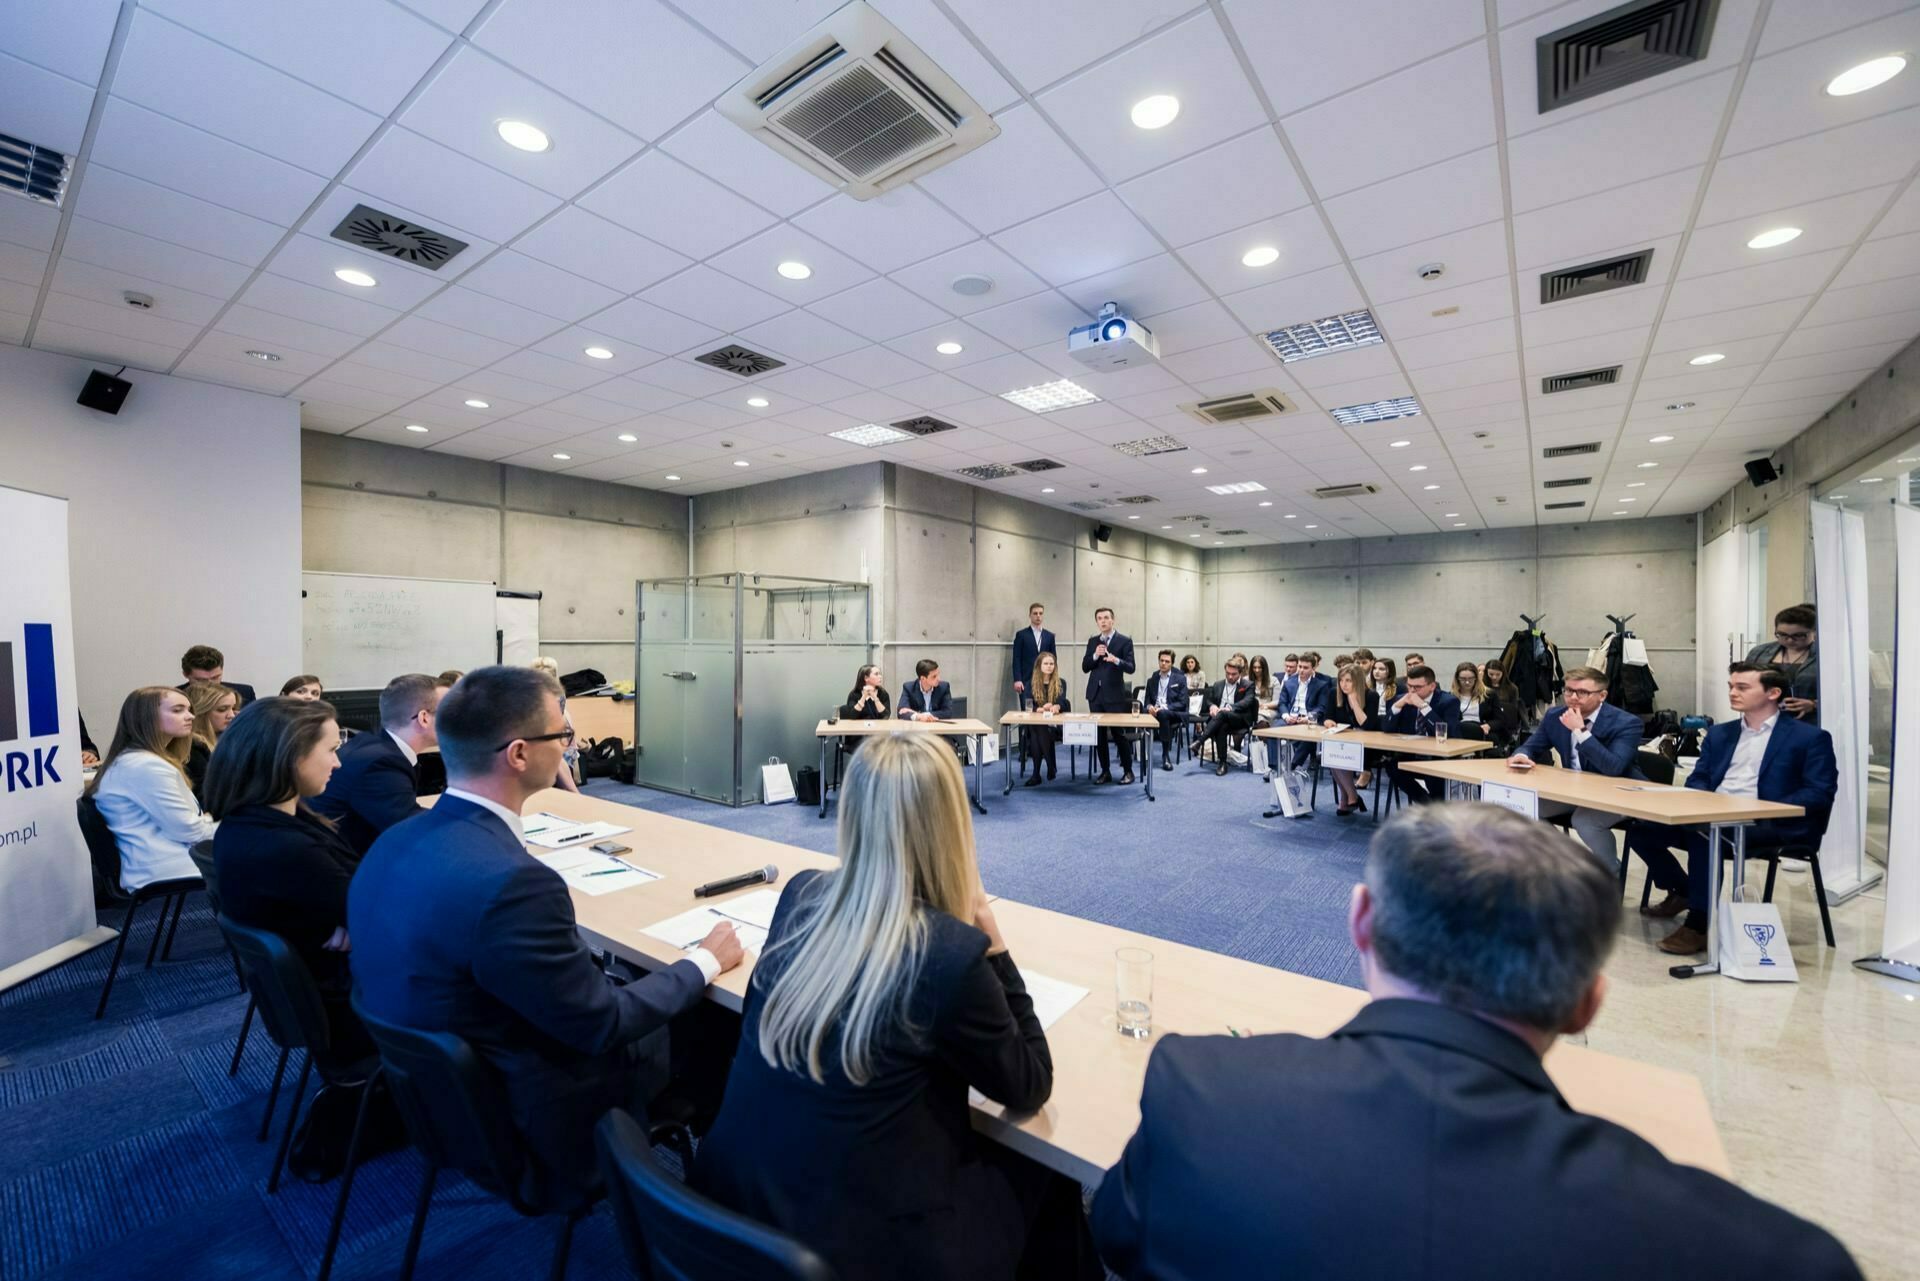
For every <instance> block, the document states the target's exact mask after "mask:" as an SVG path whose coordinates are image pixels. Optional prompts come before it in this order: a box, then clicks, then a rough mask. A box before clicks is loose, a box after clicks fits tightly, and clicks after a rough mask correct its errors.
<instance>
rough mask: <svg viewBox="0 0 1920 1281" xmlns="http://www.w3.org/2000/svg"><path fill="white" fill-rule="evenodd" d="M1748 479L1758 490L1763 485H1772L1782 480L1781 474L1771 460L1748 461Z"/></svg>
mask: <svg viewBox="0 0 1920 1281" xmlns="http://www.w3.org/2000/svg"><path fill="white" fill-rule="evenodd" d="M1747 479H1748V480H1750V481H1752V482H1753V487H1754V488H1755V489H1758V488H1759V487H1760V486H1762V485H1771V484H1772V483H1773V482H1774V481H1776V480H1779V479H1780V473H1779V471H1778V470H1776V469H1775V468H1774V465H1773V459H1771V458H1749V459H1748V460H1747Z"/></svg>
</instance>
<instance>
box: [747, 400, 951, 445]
mask: <svg viewBox="0 0 1920 1281" xmlns="http://www.w3.org/2000/svg"><path fill="white" fill-rule="evenodd" d="M748 403H749V404H751V403H752V402H751V401H749V402H748ZM760 403H761V404H763V405H764V404H766V403H767V402H766V401H764V400H763V401H761V402H760ZM827 434H828V435H829V436H831V437H833V438H834V439H835V440H844V441H846V442H847V443H848V444H851V445H864V446H866V447H867V448H868V449H872V448H873V447H874V446H875V445H891V444H894V443H896V442H897V441H902V440H912V439H913V434H912V433H911V432H904V431H901V430H899V429H898V428H894V427H882V426H881V425H880V424H879V423H862V424H861V425H860V426H858V427H842V428H841V429H840V430H839V431H831V432H828V433H827Z"/></svg>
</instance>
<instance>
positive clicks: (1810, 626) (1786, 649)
mask: <svg viewBox="0 0 1920 1281" xmlns="http://www.w3.org/2000/svg"><path fill="white" fill-rule="evenodd" d="M1817 618H1818V615H1817V614H1815V613H1814V609H1813V606H1812V605H1789V606H1787V607H1786V608H1785V609H1783V610H1781V611H1780V612H1779V613H1777V614H1775V615H1774V616H1773V639H1772V640H1771V641H1766V642H1763V643H1762V644H1759V645H1755V646H1754V647H1753V648H1752V649H1750V650H1748V651H1747V661H1748V662H1749V663H1758V664H1759V665H1760V666H1762V667H1777V668H1779V669H1780V670H1781V671H1782V672H1784V673H1785V674H1786V677H1787V696H1786V697H1785V698H1783V699H1781V700H1780V710H1781V711H1783V712H1785V713H1786V714H1787V715H1789V716H1791V717H1793V718H1794V719H1796V720H1802V721H1805V722H1807V724H1809V725H1818V724H1819V723H1820V634H1819V632H1818V631H1817V630H1816V629H1815V621H1816V619H1817Z"/></svg>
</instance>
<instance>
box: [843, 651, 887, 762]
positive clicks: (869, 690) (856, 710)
mask: <svg viewBox="0 0 1920 1281" xmlns="http://www.w3.org/2000/svg"><path fill="white" fill-rule="evenodd" d="M892 714H893V708H892V705H891V704H890V703H889V702H888V701H887V686H886V676H885V674H884V673H882V672H881V670H880V668H879V666H878V665H877V664H874V663H868V664H867V665H866V666H864V667H862V668H861V669H860V674H859V675H857V676H855V677H854V678H853V688H852V689H851V690H848V691H847V701H846V702H844V703H842V704H840V719H841V720H843V721H884V720H887V719H889V718H890V717H891V716H892ZM866 741H867V740H866V738H865V737H864V736H858V737H856V736H855V735H852V734H848V735H845V736H844V737H842V738H841V740H840V750H841V751H843V752H856V751H858V750H860V744H862V743H864V742H866Z"/></svg>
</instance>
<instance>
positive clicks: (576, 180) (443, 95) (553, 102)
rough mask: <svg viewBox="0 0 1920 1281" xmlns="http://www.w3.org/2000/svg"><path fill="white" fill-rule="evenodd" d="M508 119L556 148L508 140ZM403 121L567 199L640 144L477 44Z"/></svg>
mask: <svg viewBox="0 0 1920 1281" xmlns="http://www.w3.org/2000/svg"><path fill="white" fill-rule="evenodd" d="M563 83H564V82H563ZM502 120H520V121H525V122H526V123H528V124H531V125H534V126H535V127H537V128H539V129H542V130H544V131H545V132H546V134H547V136H548V137H549V138H550V139H552V140H553V146H552V147H550V148H549V149H548V150H546V151H542V152H529V151H521V150H520V149H518V148H516V147H511V146H509V145H507V143H506V142H504V141H503V140H502V139H501V137H500V134H499V132H498V131H497V130H496V128H495V125H496V124H497V123H498V122H499V121H502ZM399 123H400V124H402V125H404V126H405V127H406V128H408V129H411V130H413V131H414V132H415V133H418V134H422V135H424V136H425V137H428V138H431V139H432V140H433V141H435V142H437V143H440V144H441V145H442V146H446V147H450V148H452V149H453V150H454V151H457V152H459V153H460V154H461V155H463V156H466V157H468V158H469V159H472V160H477V161H479V162H480V163H481V164H484V165H489V166H491V167H493V168H495V169H500V170H503V171H504V172H506V173H509V174H511V175H513V176H514V177H516V178H518V179H520V180H521V181H522V182H524V183H527V184H528V185H530V186H534V187H538V188H539V189H540V190H542V191H545V192H548V193H549V194H551V195H555V196H560V197H563V198H564V197H568V196H573V195H576V194H578V193H579V192H580V191H582V190H584V189H585V188H586V187H587V186H589V185H590V184H592V183H594V182H596V181H598V180H599V179H600V178H602V177H604V176H605V175H606V174H608V173H610V172H612V171H613V170H614V169H616V168H617V167H619V166H620V165H621V164H623V163H625V162H626V161H627V160H629V159H631V158H632V157H633V156H634V155H635V154H636V153H637V152H638V151H639V150H640V147H641V143H640V140H639V139H638V138H635V137H634V136H633V135H632V134H629V133H627V132H625V131H624V130H621V129H617V128H615V127H614V126H613V125H610V124H608V123H607V122H606V121H605V120H603V119H601V118H600V117H598V116H596V115H594V114H593V113H591V112H589V111H585V110H583V109H581V108H580V107H578V106H576V105H574V104H573V103H572V102H570V101H568V100H567V99H565V98H563V97H561V96H560V95H559V94H557V93H555V92H553V90H551V89H548V88H547V87H546V86H544V85H541V84H538V83H536V82H534V81H533V80H530V79H528V78H527V77H526V76H524V75H522V74H520V73H519V72H518V71H515V70H514V69H513V68H511V67H509V66H507V65H506V64H504V63H502V62H499V61H497V60H495V59H494V58H491V57H489V56H488V55H487V54H485V53H482V52H481V51H480V50H478V49H476V48H474V47H473V46H472V45H466V46H463V47H462V48H461V49H460V51H459V52H458V53H456V54H454V56H453V57H452V59H451V60H449V61H448V63H447V65H446V66H445V67H442V68H441V69H440V72H439V74H437V75H436V76H434V77H433V80H432V82H431V83H430V84H428V85H427V87H426V89H425V90H423V91H422V92H421V94H420V96H419V97H418V98H415V99H414V100H413V102H412V103H410V104H408V106H407V109H406V111H405V112H403V113H402V114H401V115H400V117H399Z"/></svg>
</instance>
